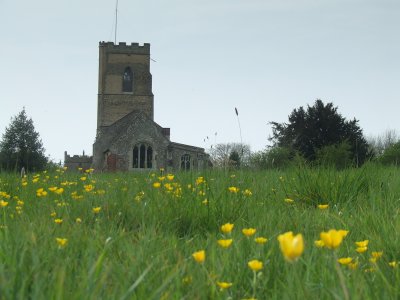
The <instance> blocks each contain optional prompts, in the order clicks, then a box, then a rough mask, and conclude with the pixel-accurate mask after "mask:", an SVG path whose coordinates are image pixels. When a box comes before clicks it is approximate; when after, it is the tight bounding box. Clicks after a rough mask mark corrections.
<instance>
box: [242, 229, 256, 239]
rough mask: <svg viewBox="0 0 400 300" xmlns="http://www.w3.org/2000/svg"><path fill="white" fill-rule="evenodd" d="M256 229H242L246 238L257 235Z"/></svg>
mask: <svg viewBox="0 0 400 300" xmlns="http://www.w3.org/2000/svg"><path fill="white" fill-rule="evenodd" d="M256 231H257V230H256V229H255V228H244V229H242V232H243V234H244V235H245V236H247V237H249V236H252V235H254V234H255V233H256Z"/></svg>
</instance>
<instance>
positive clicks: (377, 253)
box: [371, 251, 383, 259]
mask: <svg viewBox="0 0 400 300" xmlns="http://www.w3.org/2000/svg"><path fill="white" fill-rule="evenodd" d="M371 255H372V257H373V258H376V259H378V258H381V257H382V255H383V251H379V252H378V251H373V252H372V253H371Z"/></svg>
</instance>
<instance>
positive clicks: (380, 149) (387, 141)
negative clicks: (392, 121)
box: [367, 129, 400, 156]
mask: <svg viewBox="0 0 400 300" xmlns="http://www.w3.org/2000/svg"><path fill="white" fill-rule="evenodd" d="M367 141H368V144H369V146H370V150H371V152H373V153H374V155H376V156H381V155H382V154H383V153H384V152H385V150H386V149H388V148H389V147H391V146H393V145H394V144H396V143H397V142H399V141H400V136H399V134H398V133H397V131H396V130H395V129H388V130H386V131H385V132H384V133H383V134H381V135H378V136H370V137H368V138H367Z"/></svg>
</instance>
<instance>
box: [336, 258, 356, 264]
mask: <svg viewBox="0 0 400 300" xmlns="http://www.w3.org/2000/svg"><path fill="white" fill-rule="evenodd" d="M337 261H338V263H339V264H341V265H348V264H349V263H351V262H352V261H353V259H352V258H351V257H342V258H339V259H338V260H337Z"/></svg>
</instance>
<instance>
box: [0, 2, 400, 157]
mask: <svg viewBox="0 0 400 300" xmlns="http://www.w3.org/2000/svg"><path fill="white" fill-rule="evenodd" d="M115 2H116V1H115V0H86V1H82V0H79V1H78V0H68V1H67V0H64V1H60V0H59V1H55V0H52V1H50V0H36V1H28V0H22V1H18V0H0V24H1V26H0V33H1V45H0V87H1V95H0V134H3V133H4V130H5V127H6V126H8V124H9V123H10V118H11V117H12V116H14V115H16V114H17V113H18V112H19V111H21V110H22V108H23V107H24V106H25V108H26V111H27V114H28V115H29V116H31V117H32V118H33V121H34V124H35V127H36V130H37V131H38V132H39V133H40V136H41V138H42V141H43V144H44V147H45V148H46V153H47V154H48V155H50V156H51V158H53V159H55V160H56V161H59V160H60V159H61V160H62V159H63V155H64V150H66V151H68V153H70V154H80V153H82V150H85V152H86V153H89V154H91V153H92V144H93V142H94V138H95V134H96V116H97V111H96V110H97V82H98V43H99V41H114V31H113V29H114V26H115V24H114V23H115V21H114V20H115ZM118 11H119V14H118V15H119V18H118V33H117V41H120V42H127V43H130V42H139V43H144V42H146V43H150V44H151V56H152V59H154V60H155V61H156V62H152V64H151V73H152V75H153V93H154V105H155V121H156V122H157V123H158V124H160V125H161V126H163V127H170V128H171V139H172V140H173V141H174V142H179V143H185V144H190V145H195V146H200V147H204V148H208V147H210V145H211V144H214V143H225V142H240V135H239V127H238V122H237V119H236V115H235V111H234V108H235V107H237V108H238V110H239V117H240V123H241V127H242V136H243V142H244V143H248V144H250V146H251V148H252V150H254V151H255V150H261V149H263V148H264V147H265V146H266V145H267V144H268V140H267V139H268V136H269V135H270V134H271V126H270V125H269V124H268V122H270V121H277V122H284V121H287V117H288V115H289V114H290V112H291V111H292V110H293V109H294V108H297V107H299V106H306V105H307V104H310V105H312V104H313V103H314V101H315V100H316V99H317V98H319V99H322V100H323V101H324V102H333V103H334V104H335V106H338V107H339V112H340V113H341V114H342V115H343V116H344V117H346V118H354V117H355V118H356V119H358V120H359V121H360V122H359V124H360V126H361V127H362V128H363V130H364V134H365V135H366V136H369V135H378V134H382V133H383V132H384V131H386V130H387V129H396V130H399V129H400V113H399V112H400V105H399V104H400V34H399V32H400V1H398V0H213V1H211V0H197V1H194V0H170V1H161V0H146V1H134V0H129V1H128V0H119V9H118ZM215 133H217V135H215ZM207 136H208V137H209V139H208V140H207V139H206V137H207ZM204 139H206V142H204Z"/></svg>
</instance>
